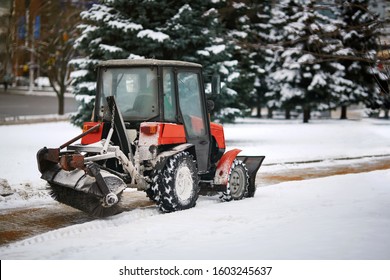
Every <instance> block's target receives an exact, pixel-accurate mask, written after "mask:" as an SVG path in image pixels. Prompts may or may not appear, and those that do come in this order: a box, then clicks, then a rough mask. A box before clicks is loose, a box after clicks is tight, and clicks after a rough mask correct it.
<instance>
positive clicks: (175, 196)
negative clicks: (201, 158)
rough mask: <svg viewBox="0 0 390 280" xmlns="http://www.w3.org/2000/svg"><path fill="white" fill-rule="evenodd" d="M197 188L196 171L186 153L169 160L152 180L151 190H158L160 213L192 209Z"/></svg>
mask: <svg viewBox="0 0 390 280" xmlns="http://www.w3.org/2000/svg"><path fill="white" fill-rule="evenodd" d="M199 188H200V187H199V178H198V170H197V168H196V165H195V162H194V158H193V157H192V155H190V154H189V153H188V152H181V153H179V154H177V155H174V156H173V157H171V158H169V159H168V160H167V163H166V165H165V167H164V168H163V169H162V170H161V171H160V172H158V173H156V175H155V176H154V178H153V186H152V190H158V195H157V196H156V198H157V199H158V205H159V208H160V210H161V211H162V212H174V211H178V210H184V209H188V208H191V207H194V206H195V204H196V200H197V199H198V193H199Z"/></svg>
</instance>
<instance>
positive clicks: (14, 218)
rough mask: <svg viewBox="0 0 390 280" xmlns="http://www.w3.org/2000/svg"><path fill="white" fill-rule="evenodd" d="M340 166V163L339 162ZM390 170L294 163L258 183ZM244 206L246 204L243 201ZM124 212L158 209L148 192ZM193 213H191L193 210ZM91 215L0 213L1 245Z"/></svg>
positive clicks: (386, 164)
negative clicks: (139, 209)
mask: <svg viewBox="0 0 390 280" xmlns="http://www.w3.org/2000/svg"><path fill="white" fill-rule="evenodd" d="M335 163H336V162H335ZM384 169H390V156H389V155H386V156H382V157H373V158H370V160H369V161H367V158H362V159H361V160H355V161H354V163H353V164H351V162H349V161H345V162H343V161H342V160H341V161H339V162H337V164H330V165H320V166H317V167H313V166H312V167H307V165H305V164H294V168H285V169H278V170H272V171H266V170H263V169H262V168H260V171H259V172H258V173H257V176H256V183H257V187H258V190H257V192H258V193H259V194H258V195H261V188H262V187H267V186H271V185H274V184H277V183H281V182H288V181H297V180H307V179H313V178H321V177H326V176H333V175H343V174H351V173H361V172H369V171H374V170H384ZM243 203H244V202H243ZM121 204H122V207H123V209H124V211H132V210H134V209H136V208H148V207H156V206H155V205H154V203H153V202H151V201H150V200H149V199H148V198H147V197H146V195H145V193H144V192H139V191H134V192H125V193H124V194H123V196H122V202H121ZM189 211H191V210H189ZM93 219H94V218H91V217H89V216H88V215H87V214H85V213H83V212H81V211H78V210H76V209H73V208H71V207H69V206H66V205H63V204H60V203H53V204H50V205H42V206H41V207H30V208H17V209H7V210H4V211H0V224H1V225H2V227H1V229H0V246H2V245H5V244H8V243H11V242H15V241H17V240H21V239H24V238H28V237H32V236H34V235H37V234H40V233H44V232H48V231H50V230H55V229H58V228H62V227H66V226H70V225H74V224H81V223H85V222H88V221H91V220H93Z"/></svg>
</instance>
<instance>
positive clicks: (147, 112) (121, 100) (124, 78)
mask: <svg viewBox="0 0 390 280" xmlns="http://www.w3.org/2000/svg"><path fill="white" fill-rule="evenodd" d="M101 74H102V79H101V83H102V84H101V85H100V90H101V94H100V96H101V100H100V104H101V106H103V107H106V106H107V101H106V97H107V96H114V97H115V100H116V103H117V105H118V107H119V110H120V111H121V113H122V115H123V119H124V120H146V119H150V118H153V117H155V116H157V115H158V97H157V67H154V68H150V67H148V68H146V67H145V68H140V67H139V68H131V69H128V68H119V67H118V68H106V69H103V71H102V73H101ZM100 114H101V117H103V116H102V114H103V112H100Z"/></svg>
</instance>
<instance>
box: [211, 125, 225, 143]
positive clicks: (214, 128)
mask: <svg viewBox="0 0 390 280" xmlns="http://www.w3.org/2000/svg"><path fill="white" fill-rule="evenodd" d="M210 129H211V135H213V136H214V138H215V140H216V141H217V144H218V148H219V149H225V148H226V144H225V134H224V132H223V126H222V125H220V124H217V123H213V122H212V123H210Z"/></svg>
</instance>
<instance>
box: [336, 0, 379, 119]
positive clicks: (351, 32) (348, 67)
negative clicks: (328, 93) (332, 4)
mask: <svg viewBox="0 0 390 280" xmlns="http://www.w3.org/2000/svg"><path fill="white" fill-rule="evenodd" d="M368 3H369V1H368V0H348V1H343V3H342V4H340V5H339V9H340V18H341V19H342V20H343V22H344V23H345V26H344V28H343V29H342V30H341V36H342V42H343V46H344V48H345V50H346V51H348V53H346V54H347V55H348V57H351V59H343V61H342V65H343V66H344V67H345V79H346V80H348V81H351V82H352V83H353V85H352V86H351V87H350V88H351V89H350V90H349V91H348V92H343V94H342V95H341V96H340V98H339V105H341V107H342V115H341V118H342V119H345V118H347V111H346V110H347V106H349V105H350V104H356V103H359V102H364V103H365V104H366V105H367V106H368V107H369V108H374V109H375V108H378V107H379V106H380V98H379V88H378V85H377V83H376V80H375V77H376V76H377V75H379V72H378V69H377V67H376V65H375V57H376V52H377V50H378V43H377V42H378V41H377V39H378V36H379V28H378V15H376V14H374V13H372V12H370V11H369V10H368Z"/></svg>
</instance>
